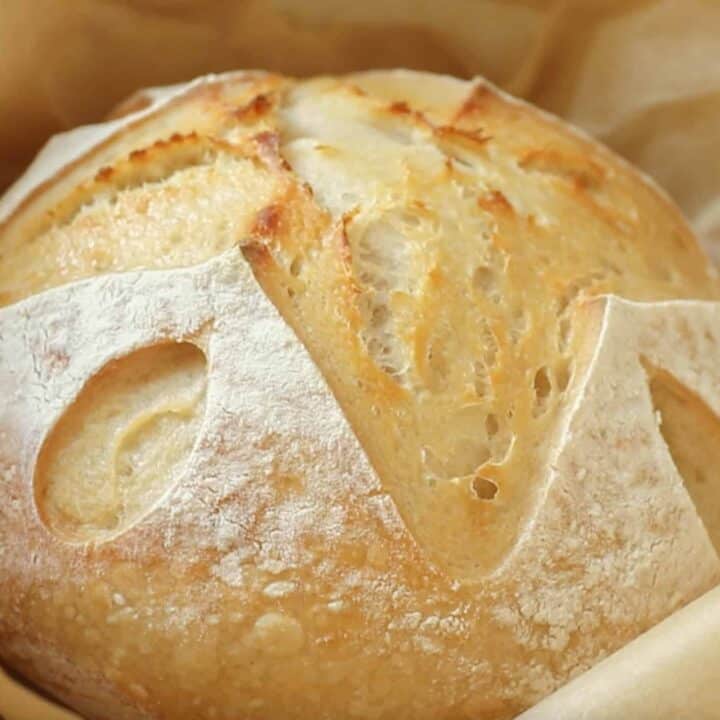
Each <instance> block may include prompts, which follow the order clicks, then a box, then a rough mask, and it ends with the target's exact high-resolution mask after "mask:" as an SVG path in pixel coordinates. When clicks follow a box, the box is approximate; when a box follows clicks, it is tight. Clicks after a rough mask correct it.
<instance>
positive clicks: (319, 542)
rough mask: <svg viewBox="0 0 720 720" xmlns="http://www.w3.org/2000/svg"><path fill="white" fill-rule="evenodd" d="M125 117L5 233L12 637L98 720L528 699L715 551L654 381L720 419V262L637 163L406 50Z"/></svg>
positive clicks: (494, 705)
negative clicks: (405, 65) (428, 68)
mask: <svg viewBox="0 0 720 720" xmlns="http://www.w3.org/2000/svg"><path fill="white" fill-rule="evenodd" d="M128 107H129V108H133V107H142V103H140V104H139V105H137V106H134V105H133V104H132V103H131V104H130V105H129V106H128ZM115 122H116V124H115V125H113V126H111V127H110V128H109V129H108V130H107V132H99V133H98V135H97V136H96V137H93V139H92V143H91V144H92V147H91V148H88V150H87V152H84V151H83V152H80V153H79V155H78V157H76V158H74V159H73V160H72V161H70V159H69V158H68V159H66V160H65V166H64V167H63V169H61V171H60V172H59V174H58V175H56V176H55V177H54V178H52V179H50V180H48V181H47V182H44V183H41V184H40V185H39V186H38V187H37V188H36V189H35V190H34V191H32V188H25V189H23V193H25V199H24V200H22V201H19V202H18V198H19V197H20V195H22V194H23V193H19V192H18V193H16V195H15V199H14V201H13V205H15V207H13V208H9V209H8V216H7V218H6V220H5V221H4V223H3V225H2V226H1V228H0V262H2V265H3V274H2V277H0V299H1V300H2V302H3V304H5V305H7V307H6V308H5V309H4V310H2V311H0V335H2V336H3V340H4V342H7V348H8V350H7V352H6V353H5V358H3V361H4V362H3V363H0V373H2V374H0V387H2V390H3V396H7V397H8V398H10V399H9V401H8V402H7V403H6V405H5V407H4V409H3V412H2V414H0V423H1V427H0V430H2V433H3V435H2V436H0V468H1V469H2V477H3V478H4V485H3V488H4V489H3V491H2V497H3V499H4V500H6V502H4V503H3V505H4V507H3V509H2V510H0V513H2V516H1V519H2V525H1V526H0V527H1V529H0V539H1V540H2V543H0V548H2V549H0V577H2V580H3V585H4V587H7V588H8V589H9V591H10V592H8V593H7V594H6V595H7V596H6V597H3V598H0V641H1V642H0V648H2V649H0V655H1V656H2V657H3V659H4V660H6V661H7V662H9V663H10V664H11V665H13V666H14V667H16V668H17V669H19V670H20V671H22V672H24V673H25V674H26V675H28V677H31V678H32V679H33V680H34V681H36V682H38V683H39V684H40V685H42V686H44V687H46V688H48V689H49V690H51V691H52V692H54V693H56V694H57V696H58V697H60V698H63V699H65V700H67V701H68V702H69V703H70V704H72V705H74V706H75V707H77V708H78V709H80V710H81V711H83V712H85V714H86V715H88V716H89V717H97V718H104V717H107V718H110V717H113V718H118V717H119V718H125V717H127V718H140V717H172V718H183V717H188V718H189V717H208V718H212V717H218V718H223V717H227V718H231V717H236V716H237V715H238V714H241V715H243V716H247V717H263V718H285V717H288V718H289V717H301V718H302V717H318V718H321V717H328V718H332V717H338V716H349V717H393V718H401V717H413V718H421V717H427V718H437V717H448V718H450V717H453V718H454V717H473V718H488V719H489V718H502V717H510V716H512V715H513V714H514V713H516V712H518V711H520V710H521V709H523V708H525V707H527V706H528V705H529V704H531V703H532V702H534V701H536V700H537V699H539V698H540V697H542V696H543V695H545V694H547V693H548V692H549V691H551V690H552V689H554V688H555V687H557V686H558V685H560V684H561V683H562V682H564V681H565V680H566V679H568V678H569V677H570V676H571V675H573V674H575V673H577V672H578V671H580V670H582V669H583V668H585V667H588V666H590V665H592V664H593V663H594V662H596V661H597V660H598V659H600V658H601V657H603V656H604V655H605V654H607V653H608V652H610V651H611V650H613V649H615V648H617V647H619V646H621V645H622V644H624V643H625V642H626V641H627V640H628V639H630V638H632V637H634V636H635V635H637V634H638V633H639V632H641V631H642V630H644V629H645V628H647V627H649V626H650V625H652V624H653V623H655V622H657V621H658V620H660V619H661V618H662V617H664V616H665V615H667V614H668V613H670V612H672V611H673V610H674V609H676V608H677V607H679V606H680V605H682V604H684V603H686V602H688V601H689V600H690V599H692V598H694V597H696V596H697V595H698V594H700V593H701V592H703V591H704V590H706V589H707V588H708V587H710V586H711V585H712V584H713V583H715V582H717V580H718V579H719V577H720V575H719V567H718V561H717V556H716V554H715V551H714V549H713V547H712V544H711V542H710V539H709V538H708V535H707V532H706V530H705V529H704V527H703V524H702V522H701V521H700V519H699V518H698V515H697V513H696V511H695V509H694V507H693V504H692V502H691V500H690V496H689V495H688V492H687V491H686V490H685V488H684V486H683V483H682V479H681V478H680V476H679V474H678V472H677V470H676V469H675V467H674V465H673V461H672V458H671V456H670V455H669V453H668V448H667V446H666V445H665V443H664V441H663V438H662V436H661V434H660V431H659V430H658V427H657V423H656V418H655V410H656V409H657V408H654V406H653V398H654V396H651V395H650V392H649V390H648V384H647V382H646V377H647V373H648V372H649V370H648V367H650V366H652V368H657V369H660V370H662V371H663V372H666V373H669V374H671V375H672V376H673V377H674V378H677V379H678V380H679V382H681V383H682V384H683V385H684V386H686V387H688V388H689V389H690V390H691V391H692V392H693V393H696V394H697V395H698V396H699V397H701V398H702V399H703V400H704V402H706V404H707V405H708V407H709V408H710V410H709V411H708V412H710V414H711V415H712V413H715V414H717V413H718V411H719V410H720V400H719V399H718V396H717V390H716V389H715V388H717V387H718V386H720V383H718V382H717V379H718V378H717V377H715V376H716V374H717V371H716V370H715V369H714V366H715V365H717V363H716V362H714V357H716V355H717V348H716V345H715V343H716V340H715V339H714V335H713V327H716V326H717V323H716V320H715V318H716V316H717V306H716V304H715V303H714V302H708V301H714V300H717V298H718V294H719V292H720V288H719V287H718V284H717V281H716V279H715V278H714V276H713V274H712V272H711V270H710V268H709V267H708V264H707V262H706V259H705V257H704V256H703V254H702V252H701V251H700V249H699V248H698V246H697V244H696V241H695V239H694V238H693V236H692V234H691V233H690V231H689V230H688V228H687V226H686V225H685V223H684V221H683V220H682V218H681V217H680V216H679V214H678V212H677V211H676V209H675V208H674V207H673V206H672V205H671V203H669V201H667V200H666V199H665V198H664V197H663V196H662V195H660V194H659V193H658V191H657V190H656V189H654V188H653V187H652V186H651V185H650V184H649V183H648V182H647V181H645V180H644V179H643V178H641V177H640V176H639V175H638V174H637V173H636V172H635V171H633V170H631V169H630V168H628V167H627V166H626V165H625V164H624V163H622V162H621V161H620V160H618V159H617V158H615V157H614V156H613V155H611V154H610V153H609V152H608V151H607V150H605V149H603V148H602V147H600V146H598V145H597V144H596V143H593V142H592V141H590V140H589V139H587V138H585V137H582V136H580V135H579V134H577V133H575V132H574V131H571V130H569V129H568V128H567V127H565V126H564V125H562V124H561V123H559V121H557V120H554V119H553V118H550V117H548V116H545V115H543V114H541V113H540V112H539V111H537V110H534V109H532V108H529V107H527V106H525V105H522V104H520V103H518V102H517V101H514V100H512V99H509V98H507V97H506V96H503V95H502V94H500V93H499V92H498V91H496V90H495V89H494V88H492V87H491V86H490V85H488V84H487V83H486V82H484V81H482V80H477V81H473V82H462V81H458V80H453V79H451V78H444V77H439V76H432V75H426V74H418V73H409V72H373V73H364V74H359V75H353V76H347V77H343V78H319V79H315V80H309V81H294V80H290V79H286V78H281V77H278V76H273V75H268V74H264V73H237V74H232V75H228V76H224V77H221V78H209V79H207V80H206V81H201V82H198V83H194V84H192V85H191V86H189V87H187V88H185V89H181V88H180V89H176V90H175V91H174V92H173V93H169V94H165V95H164V96H163V99H161V100H158V99H157V98H156V99H155V104H153V105H150V106H149V107H144V108H143V109H142V110H141V112H140V113H139V114H130V115H128V116H127V117H126V118H125V119H124V120H121V121H115ZM600 296H618V297H620V298H624V299H625V300H620V299H618V298H617V297H611V298H610V299H603V298H601V297H600ZM593 298H595V299H593ZM658 301H663V302H658ZM667 301H676V302H667ZM677 301H683V302H677ZM700 301H705V302H700ZM291 329H292V330H291ZM298 340H299V341H300V342H298ZM193 347H196V348H197V349H196V350H193V349H192V348H193ZM144 349H145V350H144ZM647 363H649V365H648V364H647ZM143 367H145V368H147V371H146V372H142V371H141V368H143ZM136 376H137V377H138V378H139V379H138V380H137V381H135V380H133V378H134V377H136ZM713 383H714V384H713ZM203 388H204V389H203ZM190 390H192V392H190ZM128 408H130V409H131V410H132V411H130V410H128ZM340 408H341V410H340ZM201 417H202V421H201V422H200V418H201ZM351 428H352V430H351ZM109 438H111V439H112V440H109ZM108 448H109V449H108ZM108 453H109V454H108ZM366 454H367V457H366ZM691 494H692V490H691ZM701 514H702V510H701ZM703 517H705V516H703ZM705 520H706V523H707V522H708V520H707V518H705ZM708 529H709V530H710V532H711V535H713V533H714V528H711V527H708ZM688 556H691V557H692V558H693V562H692V563H688V562H687V558H688ZM28 558H32V562H28Z"/></svg>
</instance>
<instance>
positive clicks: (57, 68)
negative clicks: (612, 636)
mask: <svg viewBox="0 0 720 720" xmlns="http://www.w3.org/2000/svg"><path fill="white" fill-rule="evenodd" d="M397 66H404V67H410V68H418V69H425V70H433V71H437V72H445V73H450V74H454V75H458V76H461V77H472V76H473V75H478V74H480V75H485V76H486V77H488V78H489V79H490V80H492V81H493V82H495V83H496V84H498V85H500V86H501V87H503V88H504V89H506V90H509V91H510V92H512V93H514V94H517V95H520V96H522V97H524V98H526V99H528V100H530V101H532V102H534V103H536V104H538V105H540V106H542V107H544V108H546V109H548V110H551V111H552V112H555V113H556V114H558V115H560V116H562V117H564V118H566V119H568V120H569V121H571V122H573V123H575V124H577V125H580V126H581V127H583V128H585V129H587V130H589V131H590V132H591V133H593V134H594V135H596V136H597V137H599V138H600V139H601V140H603V141H604V142H606V143H607V144H608V145H610V146H611V147H613V148H614V149H615V150H617V151H618V152H620V153H621V154H622V155H624V156H625V157H627V158H628V159H629V160H631V161H632V162H633V163H635V164H636V165H638V166H639V167H641V168H642V169H644V170H645V171H646V172H648V173H649V174H650V175H652V176H654V177H655V178H656V179H657V180H658V181H659V183H660V184H661V185H662V186H664V187H665V188H666V189H667V190H668V191H669V193H670V194H671V195H672V196H673V197H674V199H675V200H676V202H677V203H678V204H679V205H680V206H681V208H682V209H683V210H684V212H685V214H686V215H687V216H688V217H689V219H690V221H691V222H692V224H693V226H694V227H695V229H696V231H697V233H698V235H699V237H700V239H701V241H702V243H703V244H704V246H705V248H706V249H707V251H708V252H709V253H710V255H711V256H712V257H713V258H714V259H715V260H716V261H718V262H720V0H442V1H439V0H390V1H388V0H362V2H350V1H349V0H312V2H304V1H303V0H204V2H196V0H124V1H121V0H73V2H58V1H57V0H32V2H28V0H2V1H1V2H0V189H2V188H4V187H5V186H7V185H9V184H10V183H11V182H12V180H13V179H14V178H15V177H17V175H19V173H20V172H21V170H22V169H23V168H24V166H25V165H26V164H27V163H28V162H29V161H30V159H31V158H32V155H33V154H34V153H35V152H36V151H37V150H38V149H39V147H40V145H42V143H43V142H44V141H45V140H46V139H47V138H48V137H49V136H50V135H51V134H53V133H55V132H59V131H61V130H66V129H69V128H71V127H74V126H77V125H80V124H83V123H88V122H96V121H98V120H101V119H102V118H103V117H104V116H105V115H106V114H107V113H108V112H109V111H110V110H111V109H112V107H113V106H114V105H116V104H117V103H118V102H120V101H121V100H122V99H123V98H125V97H126V96H127V95H129V94H130V93H132V92H133V91H134V90H136V89H137V88H139V87H146V86H152V85H163V84H169V83H174V82H180V81H184V80H188V79H190V78H192V77H194V76H197V75H200V74H204V73H207V72H218V71H222V70H229V69H240V68H265V69H269V70H276V71H280V72H285V73H290V74H294V75H309V74H315V73H336V72H345V71H351V70H358V69H363V68H373V67H397ZM0 272H1V268H0ZM0 592H2V588H0ZM3 716H4V717H5V718H6V720H68V718H71V717H72V716H71V715H69V714H66V713H65V712H64V711H61V710H59V709H58V710H55V709H53V708H51V707H50V706H49V705H48V704H47V703H46V702H45V701H44V700H41V699H40V698H38V697H37V696H35V695H32V694H30V693H29V692H28V691H27V690H24V689H21V688H20V687H19V686H18V685H16V684H14V683H10V682H9V681H8V680H7V679H6V678H5V676H4V675H3V674H2V672H0V717H3ZM523 718H527V720H566V719H567V720H617V719H618V718H632V720H646V719H647V720H681V719H682V720H684V719H685V718H688V720H717V719H719V718H720V589H718V590H716V591H713V592H711V593H709V594H708V595H707V596H705V597H704V598H701V599H700V600H698V601H696V602H695V603H693V604H692V605H690V606H688V607H687V608H685V609H684V610H682V611H680V612H679V613H676V614H675V615H674V616H672V617H671V618H668V619H667V620H666V621H664V622H663V623H661V624H660V625H658V626H657V627H655V628H653V629H652V630H651V631H650V632H648V633H646V634H645V635H644V636H642V637H641V638H639V639H637V640H636V641H634V642H633V643H630V645H628V646H627V647H626V648H624V649H623V650H621V651H620V652H619V653H616V654H615V655H613V656H611V657H610V658H609V659H608V660H606V661H605V662H603V663H601V664H600V665H598V666H597V667H596V668H594V669H593V670H591V671H590V672H589V673H586V674H584V675H582V676H581V677H579V678H577V679H576V680H574V681H573V682H571V683H570V684H568V685H567V686H566V687H565V688H562V689H561V690H560V691H559V692H558V693H556V694H555V695H554V696H552V697H551V698H548V699H547V700H546V701H544V702H543V703H541V704H540V705H539V706H537V707H536V708H533V709H532V710H530V711H529V712H528V713H526V715H525V716H523Z"/></svg>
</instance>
